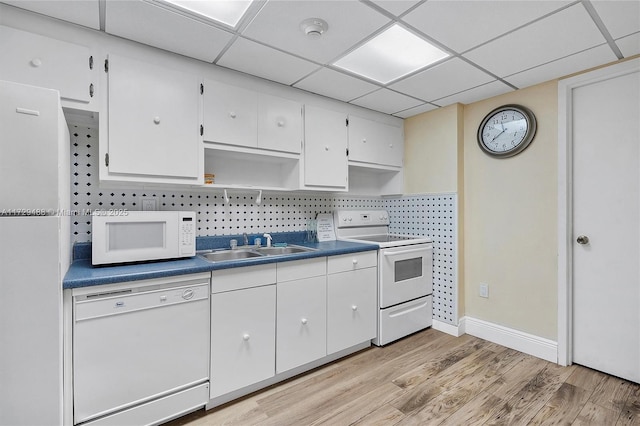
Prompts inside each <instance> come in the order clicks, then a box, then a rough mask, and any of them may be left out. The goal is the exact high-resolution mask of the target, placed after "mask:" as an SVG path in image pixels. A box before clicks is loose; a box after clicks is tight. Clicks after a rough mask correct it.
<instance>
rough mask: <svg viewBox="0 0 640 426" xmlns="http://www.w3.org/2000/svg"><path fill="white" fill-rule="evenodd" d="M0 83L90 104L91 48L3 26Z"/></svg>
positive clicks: (0, 44) (1, 33) (0, 35)
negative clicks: (51, 91)
mask: <svg viewBox="0 0 640 426" xmlns="http://www.w3.org/2000/svg"><path fill="white" fill-rule="evenodd" d="M0 56H1V57H2V66H0V80H8V81H15V82H17V83H24V84H30V85H33V86H39V87H44V88H47V89H56V90H58V91H59V92H60V96H61V97H62V98H64V99H71V100H75V101H80V102H83V103H88V102H89V101H90V100H91V94H90V85H91V81H90V75H91V70H90V68H89V62H90V60H89V58H90V57H91V51H90V50H89V48H88V47H85V46H79V45H77V44H72V43H67V42H64V41H60V40H54V39H52V38H48V37H43V36H40V35H36V34H32V33H28V32H25V31H20V30H16V29H13V28H9V27H5V26H1V25H0Z"/></svg>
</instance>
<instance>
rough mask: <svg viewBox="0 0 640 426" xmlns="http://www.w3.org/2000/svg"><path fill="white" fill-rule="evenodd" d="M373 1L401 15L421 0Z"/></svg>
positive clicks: (396, 14) (388, 10) (394, 13)
mask: <svg viewBox="0 0 640 426" xmlns="http://www.w3.org/2000/svg"><path fill="white" fill-rule="evenodd" d="M371 3H375V4H377V5H378V6H380V7H381V8H383V9H385V10H386V11H387V12H390V13H392V14H393V15H395V16H400V15H402V14H403V13H404V12H406V11H407V10H409V9H410V8H411V7H413V6H415V5H416V4H418V3H420V0H373V1H372V2H371Z"/></svg>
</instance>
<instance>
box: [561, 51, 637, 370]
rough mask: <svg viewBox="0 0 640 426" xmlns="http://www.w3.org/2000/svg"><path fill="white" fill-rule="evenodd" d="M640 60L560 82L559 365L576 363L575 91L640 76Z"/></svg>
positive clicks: (633, 60) (622, 63)
mask: <svg viewBox="0 0 640 426" xmlns="http://www.w3.org/2000/svg"><path fill="white" fill-rule="evenodd" d="M638 70H640V58H635V59H631V60H626V61H623V62H618V63H615V64H613V65H610V66H607V67H604V68H599V69H596V70H594V71H590V72H587V73H584V74H580V75H577V76H575V77H571V78H567V79H565V80H560V81H559V82H558V364H560V365H563V366H566V365H571V364H572V362H573V244H572V242H573V215H572V213H573V133H572V128H573V123H572V116H573V109H572V105H573V103H572V99H573V90H574V89H577V88H579V87H582V86H587V85H589V84H593V83H597V82H599V81H603V80H608V79H611V78H615V77H619V76H622V75H626V74H630V73H633V72H638Z"/></svg>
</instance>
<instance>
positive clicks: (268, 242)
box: [263, 234, 271, 247]
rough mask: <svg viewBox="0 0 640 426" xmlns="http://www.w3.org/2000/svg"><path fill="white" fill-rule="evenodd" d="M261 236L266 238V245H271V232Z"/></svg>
mask: <svg viewBox="0 0 640 426" xmlns="http://www.w3.org/2000/svg"><path fill="white" fill-rule="evenodd" d="M263 237H265V238H266V239H267V247H271V234H264V235H263Z"/></svg>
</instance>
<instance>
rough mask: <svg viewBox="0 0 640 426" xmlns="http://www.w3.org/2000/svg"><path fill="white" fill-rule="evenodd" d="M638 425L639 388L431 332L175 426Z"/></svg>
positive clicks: (200, 413)
mask: <svg viewBox="0 0 640 426" xmlns="http://www.w3.org/2000/svg"><path fill="white" fill-rule="evenodd" d="M440 424H442V425H603V426H609V425H611V426H623V425H640V385H638V384H635V383H632V382H628V381H625V380H622V379H619V378H616V377H612V376H608V375H606V374H603V373H600V372H597V371H594V370H590V369H588V368H585V367H582V366H578V365H573V366H570V367H560V366H558V365H556V364H553V363H550V362H547V361H543V360H541V359H538V358H535V357H533V356H530V355H526V354H523V353H521V352H517V351H515V350H512V349H508V348H505V347H502V346H499V345H496V344H494V343H491V342H487V341H485V340H482V339H478V338H475V337H472V336H469V335H464V336H462V337H457V338H456V337H452V336H449V335H447V334H444V333H441V332H438V331H436V330H433V329H428V330H425V331H423V332H420V333H416V334H414V335H412V336H409V337H407V338H405V339H402V340H400V341H398V342H395V343H393V344H390V345H388V346H386V347H384V348H378V347H373V348H370V349H366V350H364V351H361V352H358V353H356V354H354V355H351V356H349V357H347V358H344V359H342V360H339V361H337V362H335V363H332V364H330V365H327V366H324V367H320V368H318V369H316V370H313V371H310V372H308V373H305V374H303V375H300V376H297V377H294V378H292V379H289V380H287V381H286V382H283V383H280V384H277V385H274V386H272V387H270V388H267V389H264V390H262V391H259V392H256V393H254V394H252V395H249V396H247V397H245V398H242V399H240V400H237V401H235V402H233V403H229V404H226V405H224V406H221V407H218V408H215V409H212V410H209V411H207V412H205V411H204V410H200V411H197V412H195V413H192V414H189V415H187V416H184V417H181V418H179V419H176V420H174V421H173V422H170V423H169V425H171V426H178V425H191V426H203V425H243V426H244V425H277V426H287V425H296V426H303V425H331V426H340V425H440Z"/></svg>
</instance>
